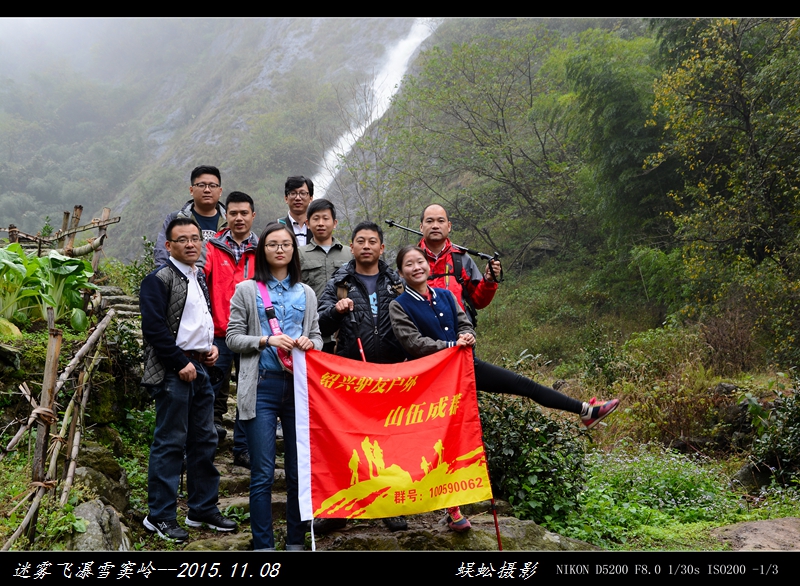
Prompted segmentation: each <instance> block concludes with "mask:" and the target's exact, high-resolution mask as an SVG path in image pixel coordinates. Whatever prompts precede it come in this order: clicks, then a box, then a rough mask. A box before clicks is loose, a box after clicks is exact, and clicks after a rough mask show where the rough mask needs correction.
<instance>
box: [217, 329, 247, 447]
mask: <svg viewBox="0 0 800 586" xmlns="http://www.w3.org/2000/svg"><path fill="white" fill-rule="evenodd" d="M214 346H216V347H217V349H218V350H219V358H217V362H216V364H215V366H216V367H217V368H219V369H221V370H222V372H223V373H224V374H225V377H224V378H223V379H222V380H221V381H219V382H217V384H215V385H214V397H216V399H215V413H214V419H215V420H218V422H219V423H221V422H222V413H224V412H225V411H226V410H227V408H228V407H227V402H228V393H227V388H228V384H229V381H230V378H231V366H232V365H234V364H235V365H236V376H239V355H238V354H236V353H235V352H233V351H232V350H231V349H230V348H228V345H227V344H226V343H225V338H214ZM223 389H225V390H226V392H225V398H224V399H221V398H220V392H221V391H222V390H223ZM223 402H224V404H225V408H224V409H222V403H223ZM220 410H221V411H222V412H219V411H220ZM244 452H247V436H246V435H245V433H244V425H242V422H241V421H240V420H239V409H236V422H235V423H234V424H233V455H234V456H238V455H239V454H242V453H244Z"/></svg>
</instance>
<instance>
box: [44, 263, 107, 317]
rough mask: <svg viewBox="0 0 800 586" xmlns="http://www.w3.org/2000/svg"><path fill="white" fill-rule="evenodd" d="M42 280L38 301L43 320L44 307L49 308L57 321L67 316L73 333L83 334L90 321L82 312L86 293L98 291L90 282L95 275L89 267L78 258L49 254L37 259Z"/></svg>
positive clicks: (45, 312) (90, 266)
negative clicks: (43, 285)
mask: <svg viewBox="0 0 800 586" xmlns="http://www.w3.org/2000/svg"><path fill="white" fill-rule="evenodd" d="M38 260H39V264H40V266H41V268H42V271H41V272H42V275H43V276H44V278H45V289H44V291H43V292H42V293H41V295H40V297H39V309H40V311H41V315H42V319H46V317H47V307H48V306H49V307H52V308H53V310H54V312H55V319H56V321H60V320H62V319H64V318H65V317H67V316H69V318H70V324H71V325H72V327H73V329H76V330H78V331H83V330H85V329H86V328H87V327H88V324H89V321H88V319H87V317H86V313H85V312H84V311H83V295H82V292H83V290H85V289H97V285H95V284H94V283H91V282H90V281H89V279H90V278H91V277H92V275H93V274H94V273H93V272H92V265H91V264H90V263H89V262H88V261H86V260H81V259H78V258H71V257H68V256H64V255H63V254H59V253H58V252H55V251H51V252H50V253H49V254H48V255H47V256H46V257H41V258H39V259H38Z"/></svg>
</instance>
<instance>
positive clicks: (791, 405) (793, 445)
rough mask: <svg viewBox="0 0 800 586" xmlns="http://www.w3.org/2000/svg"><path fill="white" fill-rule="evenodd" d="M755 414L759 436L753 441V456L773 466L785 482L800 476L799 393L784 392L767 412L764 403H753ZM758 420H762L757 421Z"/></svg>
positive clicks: (757, 460) (751, 406)
mask: <svg viewBox="0 0 800 586" xmlns="http://www.w3.org/2000/svg"><path fill="white" fill-rule="evenodd" d="M749 407H750V413H751V415H754V417H753V421H754V427H756V429H757V430H758V432H759V437H758V438H757V439H756V440H755V442H753V458H754V459H755V461H756V462H757V463H759V464H765V465H767V466H769V467H770V469H771V470H772V471H773V473H774V475H775V479H776V480H777V481H778V482H779V483H781V484H788V483H790V482H797V481H798V479H800V399H798V397H797V394H796V393H791V394H790V393H786V394H784V393H781V392H780V391H778V397H777V398H776V399H775V401H774V403H773V408H772V411H771V412H769V414H767V412H766V410H765V409H764V408H763V407H760V406H759V409H756V408H755V407H754V406H753V403H749ZM757 422H758V423H757Z"/></svg>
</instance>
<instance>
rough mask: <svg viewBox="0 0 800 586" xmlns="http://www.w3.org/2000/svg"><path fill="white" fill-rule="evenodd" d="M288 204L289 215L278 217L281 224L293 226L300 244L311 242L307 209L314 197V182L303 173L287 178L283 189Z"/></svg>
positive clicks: (292, 228)
mask: <svg viewBox="0 0 800 586" xmlns="http://www.w3.org/2000/svg"><path fill="white" fill-rule="evenodd" d="M283 193H284V199H285V200H286V205H287V206H289V215H287V216H286V217H285V218H278V221H279V222H280V223H281V224H284V225H285V226H287V227H288V228H291V230H292V232H294V235H295V237H296V238H297V245H298V246H305V245H306V244H308V243H309V242H311V234H309V232H308V224H307V223H306V219H307V218H306V211H308V206H309V204H310V203H311V200H312V199H314V183H313V182H312V181H311V179H306V178H305V177H303V176H302V175H297V176H294V177H287V178H286V185H285V186H284V189H283Z"/></svg>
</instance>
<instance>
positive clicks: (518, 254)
mask: <svg viewBox="0 0 800 586" xmlns="http://www.w3.org/2000/svg"><path fill="white" fill-rule="evenodd" d="M527 32H528V34H524V35H518V36H512V37H509V38H489V37H477V38H475V39H473V40H472V41H471V42H470V43H468V44H462V45H455V46H453V47H452V48H451V49H450V50H445V49H441V48H434V49H431V50H430V51H428V52H427V53H425V54H424V55H423V57H422V59H421V61H422V63H421V65H422V68H421V71H420V72H419V74H418V75H416V76H414V77H411V78H409V79H407V80H406V82H405V84H404V87H403V91H402V93H401V95H400V96H399V98H398V99H397V100H396V101H395V104H394V109H393V119H392V120H391V121H390V134H389V135H388V136H389V138H388V148H389V149H390V152H391V159H392V160H393V161H395V163H394V164H395V165H396V171H397V172H398V173H397V175H396V176H395V180H394V181H393V192H394V194H395V195H396V197H397V198H403V197H407V194H410V193H420V192H423V193H426V194H427V197H428V199H429V200H430V199H436V200H437V201H443V202H445V203H446V204H447V205H448V209H449V210H450V212H451V216H453V219H454V220H455V221H456V223H457V224H458V225H459V226H460V227H468V228H469V229H470V230H471V231H472V233H473V234H474V235H476V236H478V237H480V238H482V239H483V240H484V241H485V242H486V243H487V244H488V245H489V246H491V247H492V249H496V250H501V251H503V252H504V253H506V255H507V256H508V253H509V252H513V253H514V257H512V258H511V259H509V260H507V261H506V264H507V265H508V266H511V265H512V264H514V261H516V260H517V259H521V258H523V257H524V256H525V254H526V252H528V251H529V250H530V249H531V248H533V247H535V246H536V245H537V243H541V242H542V241H543V239H544V238H548V239H551V240H556V241H560V242H563V241H565V240H567V239H568V238H569V237H570V235H572V234H574V233H575V232H576V230H577V217H578V215H579V206H578V202H577V198H576V193H575V186H574V181H573V172H574V166H575V165H576V164H577V160H576V158H575V156H574V153H573V152H572V151H571V150H570V149H569V148H568V147H567V146H566V145H565V142H564V132H563V128H562V127H561V121H562V118H561V112H560V109H559V107H558V103H557V100H554V99H553V96H552V95H550V94H549V93H548V90H549V88H548V84H547V78H546V77H545V76H543V75H541V73H540V71H541V66H542V63H543V62H544V60H546V58H547V56H548V54H549V52H550V51H551V49H552V48H553V47H554V46H555V45H556V43H557V42H558V38H557V37H556V36H555V35H553V34H551V33H548V32H547V31H546V30H544V29H538V30H536V31H535V32H533V33H531V32H530V30H528V31H527Z"/></svg>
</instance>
